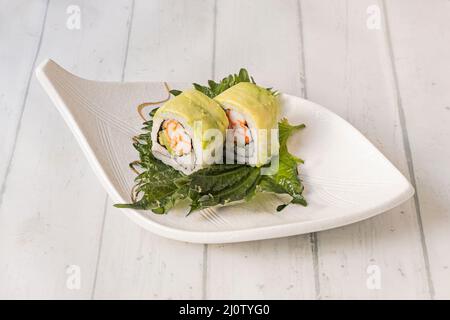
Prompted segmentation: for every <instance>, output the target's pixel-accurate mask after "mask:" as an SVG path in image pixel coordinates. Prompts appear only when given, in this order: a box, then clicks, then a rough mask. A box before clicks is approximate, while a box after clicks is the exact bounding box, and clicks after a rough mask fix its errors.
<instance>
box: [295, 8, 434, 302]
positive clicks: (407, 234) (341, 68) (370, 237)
mask: <svg viewBox="0 0 450 320" xmlns="http://www.w3.org/2000/svg"><path fill="white" fill-rule="evenodd" d="M369 6H372V7H371V8H370V9H369ZM374 6H375V8H374ZM377 8H378V9H380V10H381V12H382V5H381V4H380V3H378V2H377V1H369V0H367V1H366V0H364V1H361V0H358V1H353V0H351V1H345V2H344V1H332V0H330V1H311V0H307V1H301V11H302V25H303V34H304V46H305V47H304V48H305V49H304V52H305V66H306V84H307V85H306V89H307V93H308V98H309V99H310V100H312V101H315V102H318V103H320V104H323V105H324V106H326V107H327V108H330V109H331V110H333V111H334V112H336V113H337V114H339V115H341V116H342V117H344V118H345V119H347V120H348V121H349V122H350V123H352V124H353V125H354V126H355V127H356V128H358V129H359V130H360V131H361V132H362V133H363V134H364V135H365V136H366V137H368V138H369V139H370V140H371V141H372V142H373V143H374V144H375V145H376V146H377V147H378V148H379V149H380V150H381V151H382V152H383V153H384V154H385V155H386V156H387V157H388V158H389V159H390V160H391V161H392V162H393V163H394V164H395V165H396V166H397V168H399V169H400V170H401V171H402V172H403V173H404V174H405V175H406V176H408V168H407V159H406V156H405V152H404V150H405V149H404V145H403V137H402V128H401V124H400V121H399V117H398V109H397V104H396V99H395V90H394V86H393V85H392V84H393V83H392V76H391V75H392V72H391V69H390V62H389V55H388V50H387V49H388V48H387V43H386V38H385V33H384V32H385V30H384V26H383V20H381V21H380V29H376V28H375V29H370V28H368V27H367V19H368V18H371V19H372V18H374V17H373V14H374V13H373V12H374V11H373V10H377ZM368 12H369V14H368ZM375 14H376V13H375ZM381 15H382V13H381ZM403 15H404V13H402V12H400V11H399V12H397V13H396V15H395V19H397V18H399V17H400V16H403ZM372 22H373V21H372ZM369 25H371V26H373V24H370V23H369ZM406 48H407V47H406V46H405V49H406ZM324 147H326V146H324ZM317 239H318V240H317V241H318V243H317V245H318V253H319V272H320V278H319V282H320V295H319V297H320V298H334V299H340V298H362V299H364V298H388V299H389V298H429V288H428V281H427V273H426V266H425V263H424V256H423V249H422V247H421V239H420V228H419V225H418V220H417V216H416V211H415V207H414V201H408V202H407V203H405V204H404V205H401V206H400V207H398V208H395V209H393V210H390V211H389V212H386V213H384V214H382V215H380V216H377V217H375V218H372V219H369V220H367V221H364V222H361V223H357V224H354V225H350V226H347V227H343V228H339V229H337V230H330V231H325V232H320V233H318V234H317ZM372 265H375V266H376V267H375V268H378V269H377V270H379V271H380V286H381V287H380V289H379V290H378V289H376V286H375V287H371V286H367V284H366V283H367V281H368V280H369V281H370V279H369V277H370V276H371V273H372V272H376V271H374V270H375V269H371V268H373V267H370V266H372ZM368 268H369V269H368ZM368 272H369V273H368ZM373 276H375V277H376V274H374V275H373ZM371 288H372V289H371Z"/></svg>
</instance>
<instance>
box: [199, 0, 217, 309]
mask: <svg viewBox="0 0 450 320" xmlns="http://www.w3.org/2000/svg"><path fill="white" fill-rule="evenodd" d="M212 36H213V39H212V40H213V41H212V59H211V79H213V80H215V79H214V78H215V76H216V36H217V0H214V7H213V34H212ZM207 281H208V244H206V243H205V244H204V245H203V266H202V299H203V300H205V299H206V297H207V294H208V292H207V289H208V284H207Z"/></svg>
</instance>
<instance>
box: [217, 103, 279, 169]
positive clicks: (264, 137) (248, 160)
mask: <svg viewBox="0 0 450 320" xmlns="http://www.w3.org/2000/svg"><path fill="white" fill-rule="evenodd" d="M222 106H223V107H224V109H225V110H226V111H227V110H229V111H228V112H227V116H228V117H229V118H233V119H229V121H230V123H232V121H233V122H235V121H241V122H245V123H246V125H247V127H248V129H249V131H250V141H249V142H248V143H245V135H244V134H243V129H242V128H241V127H239V126H236V127H234V128H230V129H228V130H227V142H226V162H227V163H233V162H234V161H235V162H236V163H239V164H249V165H251V166H256V165H258V166H260V165H264V164H266V163H267V162H269V161H270V150H269V147H270V139H271V132H270V130H258V129H257V128H256V125H255V121H254V120H253V118H252V117H251V116H250V115H247V114H243V113H240V112H238V111H237V110H236V109H235V108H234V107H233V105H231V104H228V103H223V105H222ZM230 111H231V112H230ZM230 140H231V141H232V142H230ZM276 142H277V141H276Z"/></svg>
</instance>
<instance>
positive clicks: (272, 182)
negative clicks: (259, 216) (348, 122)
mask: <svg viewBox="0 0 450 320" xmlns="http://www.w3.org/2000/svg"><path fill="white" fill-rule="evenodd" d="M303 128H305V125H304V124H301V125H297V126H293V125H290V124H289V122H288V121H287V120H286V119H283V120H281V121H280V122H279V123H278V130H279V131H278V134H279V140H280V151H279V167H278V171H277V173H275V174H274V175H265V176H262V178H261V182H260V184H259V186H258V187H259V188H261V191H263V192H264V191H266V192H274V193H287V194H289V195H290V196H291V197H292V200H291V202H292V203H296V204H301V205H303V206H306V205H307V202H306V200H305V198H304V197H303V195H302V193H303V189H304V187H303V184H302V182H301V180H300V179H299V177H298V165H299V164H300V163H303V160H302V159H300V158H298V157H296V156H294V155H293V154H291V153H289V151H288V148H287V141H288V138H289V137H290V136H291V135H292V134H294V133H295V132H296V131H298V130H300V129H303ZM285 207H286V205H283V206H279V207H278V208H277V210H278V211H281V210H282V209H284V208H285Z"/></svg>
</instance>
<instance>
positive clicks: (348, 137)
mask: <svg viewBox="0 0 450 320" xmlns="http://www.w3.org/2000/svg"><path fill="white" fill-rule="evenodd" d="M36 75H37V77H38V79H39V81H40V83H41V84H42V86H43V88H44V89H45V91H46V92H47V93H48V95H49V96H50V98H51V99H52V101H53V102H54V104H55V105H56V107H57V108H58V110H59V111H60V112H61V114H62V116H63V118H64V120H65V121H66V123H67V124H68V126H69V127H70V129H71V130H72V132H73V134H74V135H75V137H76V138H77V140H78V142H79V144H80V146H81V148H82V149H83V151H84V153H85V155H86V157H87V158H88V160H89V162H90V164H91V165H92V167H93V168H94V171H95V172H96V173H97V175H98V177H99V178H100V180H101V181H102V183H103V185H104V186H105V188H106V190H107V191H108V193H109V194H110V196H111V198H112V199H113V200H114V202H115V203H125V202H129V201H130V196H129V194H130V190H131V188H132V186H133V179H134V176H135V175H134V173H133V172H132V171H131V170H130V168H129V166H128V164H129V163H130V162H131V161H133V160H136V159H137V152H136V151H135V150H134V148H133V146H132V143H131V138H132V137H133V136H134V135H136V134H138V133H139V132H140V128H141V123H142V120H141V119H140V118H139V116H138V114H137V112H136V106H138V105H139V104H141V103H143V102H146V101H159V100H163V99H165V98H166V97H167V91H166V89H165V87H164V85H163V83H162V82H161V83H158V82H153V83H152V82H149V83H114V82H97V81H90V80H85V79H82V78H79V77H76V76H74V75H72V74H71V73H69V72H67V71H66V70H64V69H63V68H61V67H60V66H58V65H57V64H56V63H55V62H53V61H51V60H47V61H44V62H43V63H42V64H41V65H40V66H39V67H38V68H37V70H36ZM169 85H171V84H169ZM187 86H188V85H186V84H184V85H183V84H172V86H171V87H173V88H183V87H187ZM281 100H282V108H283V111H282V112H283V116H285V117H287V118H288V119H289V121H290V122H291V123H293V124H298V123H305V124H306V125H307V128H306V129H304V130H303V131H301V132H300V133H298V134H296V135H295V136H293V137H292V138H291V140H290V141H289V148H290V151H291V152H293V153H294V154H296V155H298V156H301V158H302V159H305V164H304V165H302V166H301V178H302V179H303V182H304V184H305V194H304V195H305V198H306V199H307V201H308V206H307V207H302V206H299V205H290V206H288V207H287V208H286V209H284V210H283V211H282V212H278V213H277V212H276V210H275V208H276V206H277V205H278V204H280V201H279V199H277V197H276V196H272V195H267V194H265V195H260V196H257V198H256V199H254V200H253V201H251V202H250V203H246V204H239V205H234V206H229V207H223V208H215V209H206V210H203V211H200V212H196V213H194V214H191V215H189V216H188V217H186V216H185V212H186V210H185V208H183V207H180V208H176V209H174V210H172V211H170V212H169V213H168V214H166V215H156V214H153V213H151V212H146V211H136V210H130V209H123V212H124V214H126V215H127V216H128V217H130V218H131V219H132V220H134V221H135V222H136V223H138V224H139V225H141V226H142V227H144V228H146V229H148V230H150V231H151V232H154V233H156V234H159V235H161V236H164V237H168V238H172V239H177V240H182V241H188V242H199V243H226V242H239V241H249V240H259V239H268V238H278V237H285V236H291V235H296V234H302V233H308V232H313V231H319V230H324V229H329V228H334V227H338V226H343V225H346V224H349V223H353V222H356V221H360V220H363V219H366V218H369V217H372V216H374V215H376V214H379V213H382V212H384V211H387V210H389V209H391V208H393V207H395V206H397V205H399V204H400V203H402V202H404V201H405V200H407V199H408V198H410V197H411V196H412V195H413V193H414V191H413V188H412V187H411V185H410V183H409V182H408V180H407V179H406V178H405V177H404V176H403V175H402V174H401V173H400V172H399V171H398V170H397V169H396V168H395V167H394V166H393V165H392V164H391V163H390V162H389V161H388V160H387V159H386V158H385V157H384V156H383V155H382V154H381V153H380V152H379V151H378V150H377V149H376V148H375V147H374V146H373V145H372V144H371V143H370V142H369V141H368V140H367V139H366V138H365V137H364V136H363V135H362V134H361V133H359V132H358V131H357V130H356V129H355V128H353V127H352V126H351V125H350V124H349V123H347V122H346V121H345V120H343V119H342V118H340V117H339V116H337V115H335V114H334V113H332V112H331V111H329V110H327V109H326V108H324V107H322V106H320V105H317V104H315V103H313V102H310V101H307V100H304V99H301V98H298V97H294V96H290V95H285V94H283V95H281Z"/></svg>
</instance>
